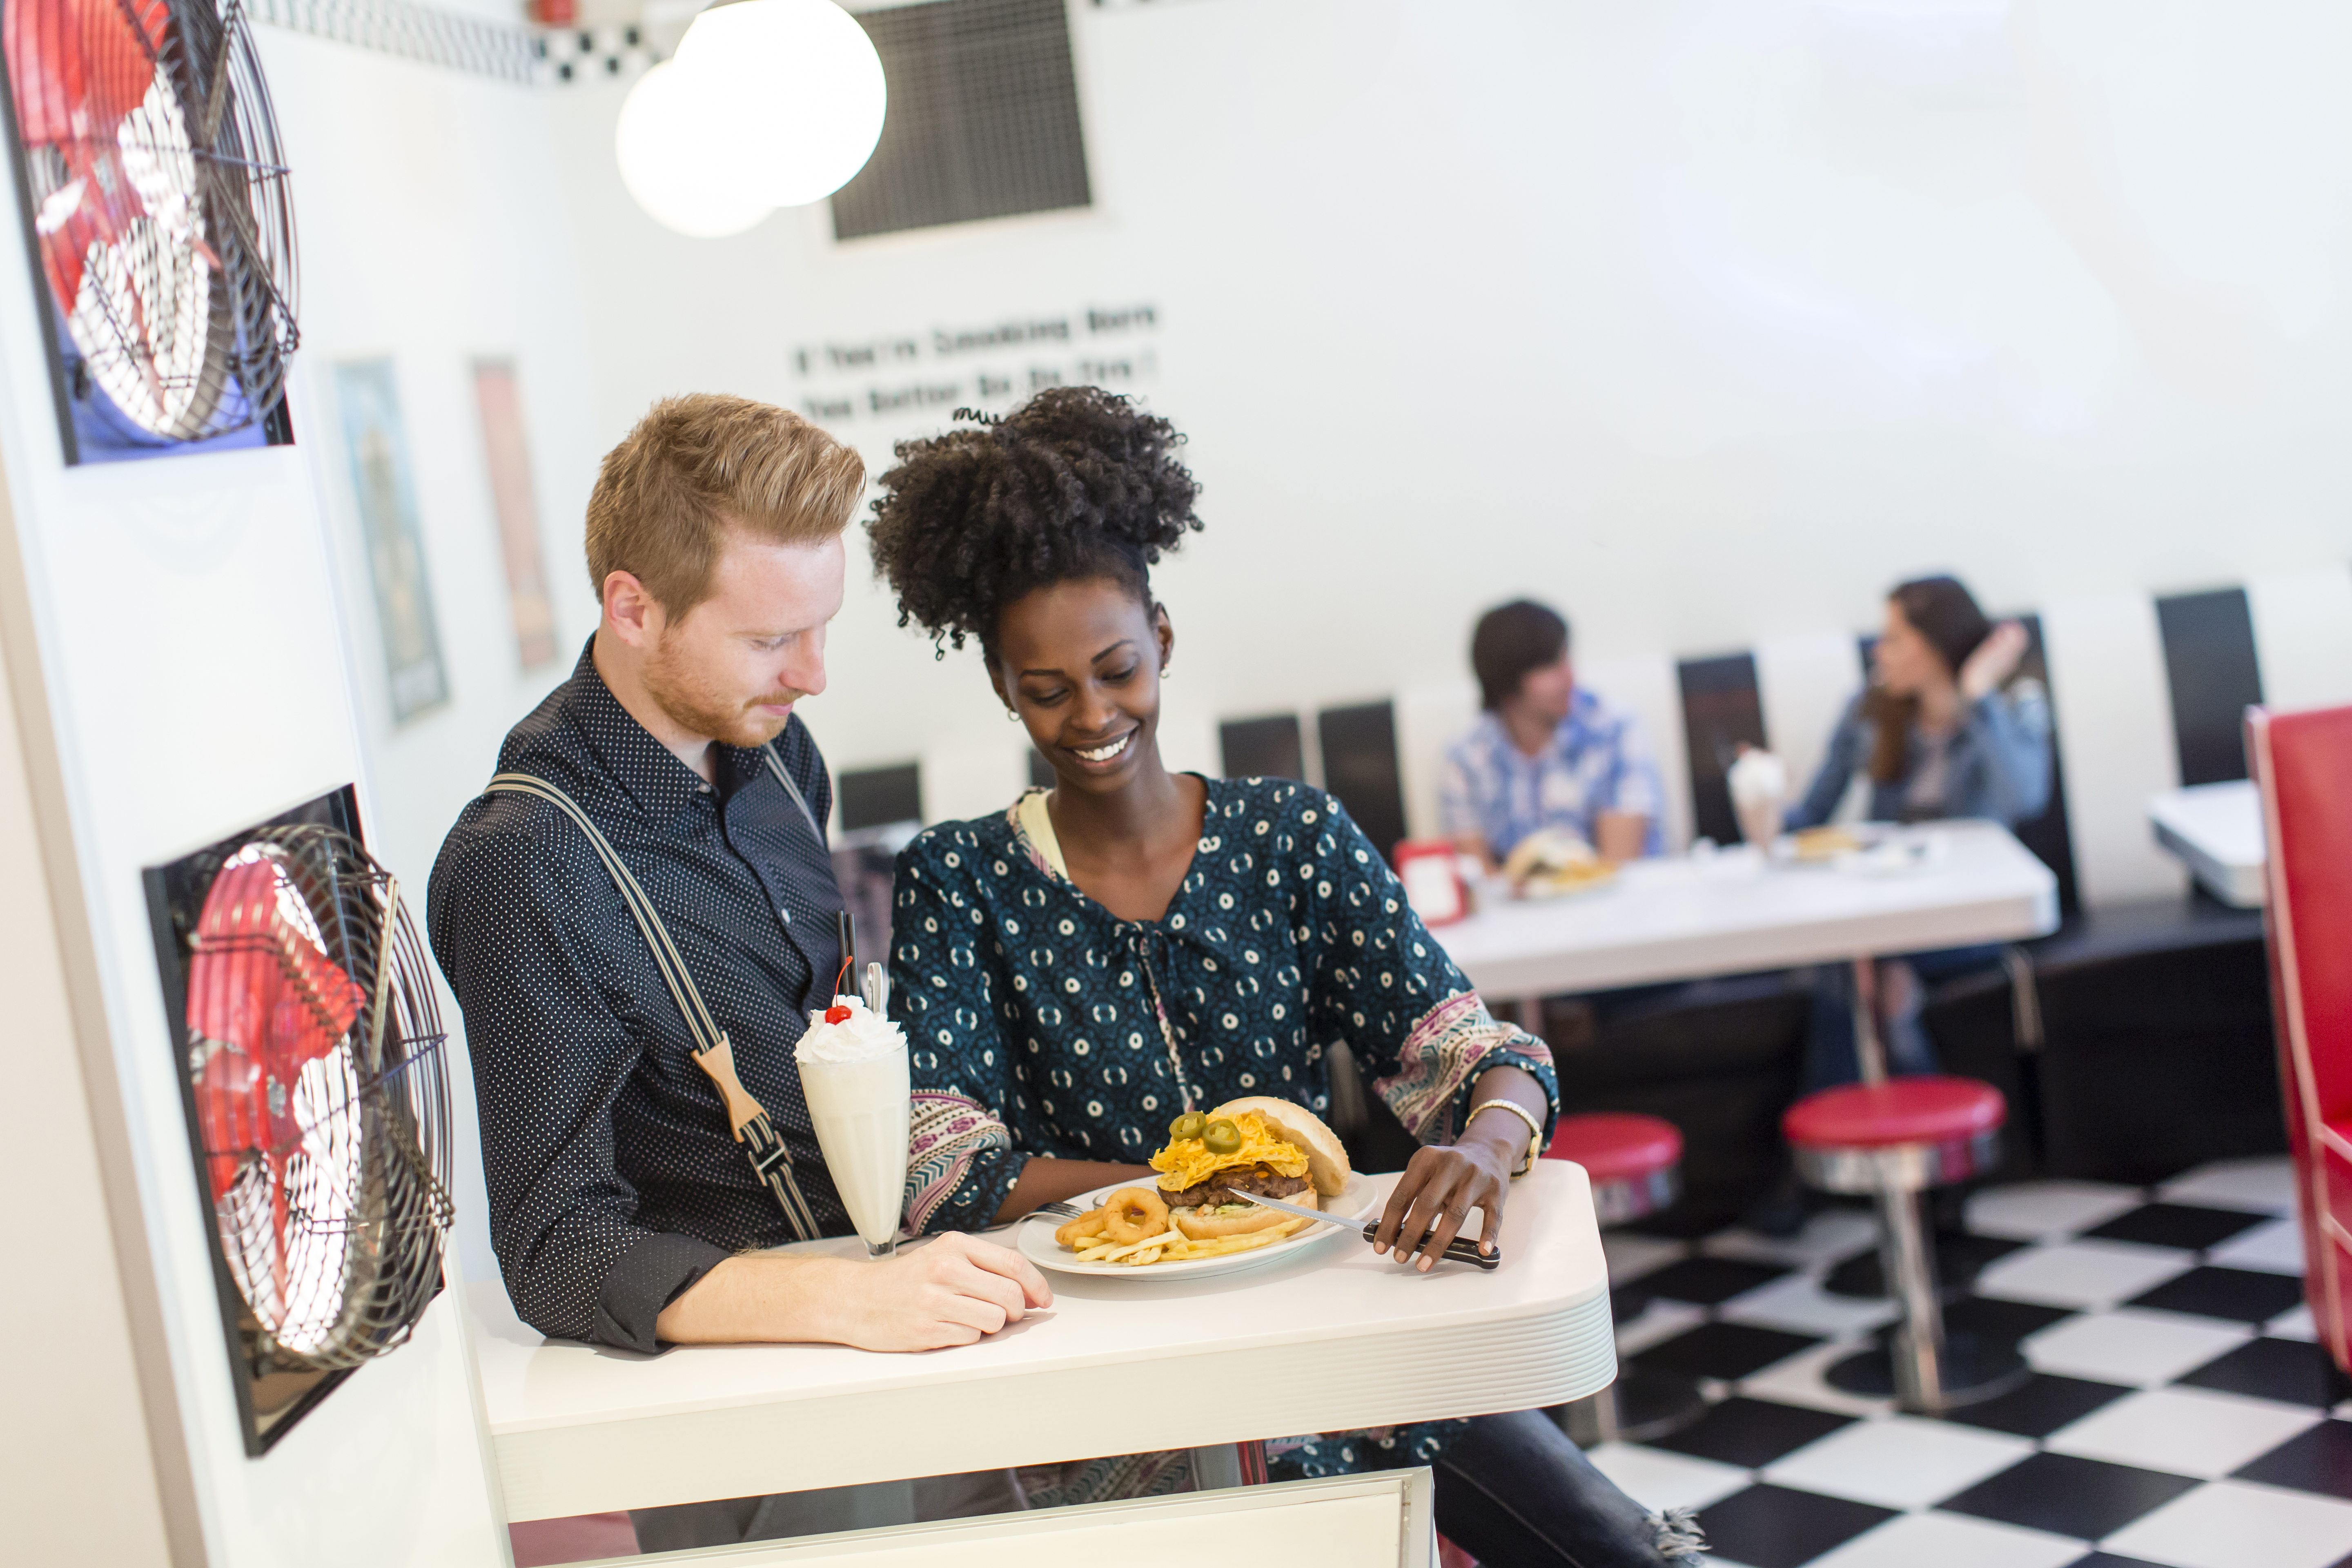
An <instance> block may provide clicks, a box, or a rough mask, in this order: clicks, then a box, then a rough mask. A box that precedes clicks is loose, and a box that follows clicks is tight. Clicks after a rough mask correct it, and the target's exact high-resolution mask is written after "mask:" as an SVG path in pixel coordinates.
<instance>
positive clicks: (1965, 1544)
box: [1709, 1513, 2087, 1568]
mask: <svg viewBox="0 0 2352 1568" xmlns="http://www.w3.org/2000/svg"><path fill="white" fill-rule="evenodd" d="M2086 1549H2087V1548H2086V1543H2085V1542H2080V1541H2070V1540H2068V1539H2067V1538H2066V1537H2064V1536H2063V1535H2045V1534H2043V1533H2042V1531H2038V1530H2025V1529H2021V1528H2020V1527H2019V1526H2017V1525H2014V1524H1997V1523H1995V1522H1994V1521H1991V1520H1989V1519H1969V1518H1966V1517H1964V1516H1962V1515H1960V1514H1957V1513H1907V1514H1905V1515H1903V1516H1902V1517H1901V1518H1899V1519H1890V1520H1888V1521H1886V1522H1885V1523H1884V1524H1882V1525H1879V1526H1878V1527H1877V1528H1876V1529H1874V1530H1866V1531H1863V1532H1862V1533H1861V1534H1860V1535H1857V1536H1855V1537H1854V1538H1853V1540H1852V1541H1849V1542H1846V1543H1845V1544H1844V1545H1843V1546H1841V1547H1839V1548H1838V1549H1837V1550H1836V1551H1834V1552H1830V1553H1828V1554H1827V1555H1825V1556H1821V1557H1816V1558H1814V1559H1813V1560H1812V1562H1811V1563H1808V1564H1807V1565H1806V1568H2061V1565H2062V1564H2063V1563H2072V1562H2074V1561H2075V1560H2076V1559H2077V1558H2079V1557H2081V1556H2082V1555H2083V1554H2084V1552H2085V1550H2086ZM1709 1561H1710V1562H1712V1561H1714V1560H1713V1559H1709Z"/></svg>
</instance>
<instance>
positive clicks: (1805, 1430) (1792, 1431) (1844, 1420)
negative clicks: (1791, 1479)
mask: <svg viewBox="0 0 2352 1568" xmlns="http://www.w3.org/2000/svg"><path fill="white" fill-rule="evenodd" d="M1852 1420H1853V1418H1852V1417H1851V1416H1846V1415H1833V1414H1832V1413H1831V1412H1829V1411H1826V1410H1808V1409H1806V1408H1805V1407H1804V1406H1803V1405H1780V1404H1777V1403H1775V1402H1773V1401H1772V1400H1769V1399H1747V1398H1733V1399H1726V1400H1724V1401H1722V1402H1720V1403H1719V1404H1717V1405H1710V1406H1709V1407H1708V1408H1707V1413H1706V1415H1703V1416H1701V1417H1700V1418H1699V1419H1698V1420H1697V1421H1696V1422H1695V1423H1693V1424H1692V1425H1690V1426H1685V1427H1684V1428H1683V1429H1682V1430H1681V1431H1679V1432H1676V1433H1675V1434H1674V1435H1673V1436H1668V1437H1661V1438H1658V1439H1656V1440H1655V1441H1654V1442H1652V1443H1651V1444H1650V1445H1649V1446H1650V1447H1653V1448H1672V1449H1675V1451H1676V1452H1678V1453H1684V1454H1696V1455H1697V1456H1698V1457H1699V1458H1702V1459H1714V1460H1716V1461H1717V1462H1719V1463H1721V1464H1726V1465H1738V1466H1739V1467H1740V1468H1743V1469H1750V1470H1752V1469H1755V1468H1758V1467H1759V1466H1763V1465H1769V1464H1770V1463H1771V1462H1772V1461H1773V1460H1775V1459H1777V1458H1780V1456H1781V1455H1783V1454H1792V1453H1795V1452H1796V1451H1797V1450H1798V1449H1799V1448H1801V1447H1804V1446H1805V1445H1806V1444H1808V1443H1810V1442H1811V1441H1812V1440H1813V1439H1814V1438H1816V1437H1823V1436H1828V1435H1829V1434H1830V1433H1832V1432H1834V1431H1836V1430H1837V1429H1838V1428H1839V1427H1841V1426H1848V1425H1850V1424H1851V1423H1852Z"/></svg>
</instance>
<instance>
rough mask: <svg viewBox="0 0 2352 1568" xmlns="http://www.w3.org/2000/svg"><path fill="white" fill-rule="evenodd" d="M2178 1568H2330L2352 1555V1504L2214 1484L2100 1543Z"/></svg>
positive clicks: (2245, 1485)
mask: <svg viewBox="0 0 2352 1568" xmlns="http://www.w3.org/2000/svg"><path fill="white" fill-rule="evenodd" d="M2099 1546H2100V1549H2101V1550H2102V1551H2105V1552H2115V1553H2116V1554H2118V1555H2120V1556H2125V1557H2138V1558H2143V1559H2145V1560H2147V1562H2150V1563H2167V1564H2169V1565H2171V1568H2257V1565H2259V1568H2328V1564H2330V1563H2335V1562H2336V1560H2337V1559H2338V1558H2341V1557H2342V1556H2343V1555H2344V1554H2345V1553H2346V1552H2352V1502H2345V1501H2343V1500H2340V1499H2337V1498H2331V1497H2318V1496H2315V1495H2314V1494H2312V1493H2310V1492H2295V1491H2287V1490H2285V1489H2283V1488H2279V1487H2258V1486H2254V1485H2252V1484H2251V1483H2249V1482H2246V1481H2209V1482H2208V1483H2206V1484H2205V1485H2204V1486H2201V1487H2199V1488H2198V1489H2196V1490H2195V1491H2192V1492H2183V1493H2182V1494H2181V1495H2180V1496H2179V1497H2177V1498H2175V1499H2173V1500H2172V1501H2170V1502H2168V1503H2166V1504H2165V1505H2164V1506H2163V1507H2162V1508H2160V1509H2158V1510H2156V1511H2155V1512H2153V1513H2149V1514H2146V1515H2144V1516H2142V1517H2141V1518H2139V1519H2137V1520H2134V1521H2132V1522H2131V1523H2130V1524H2128V1525H2126V1526H2125V1527H2124V1528H2123V1529H2122V1530H2119V1531H2116V1533H2115V1534H2113V1535H2110V1536H2108V1537H2107V1538H2106V1539H2105V1541H2103V1542H2100V1543H2099Z"/></svg>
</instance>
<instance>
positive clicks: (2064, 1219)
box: [1968, 1182, 2144, 1241]
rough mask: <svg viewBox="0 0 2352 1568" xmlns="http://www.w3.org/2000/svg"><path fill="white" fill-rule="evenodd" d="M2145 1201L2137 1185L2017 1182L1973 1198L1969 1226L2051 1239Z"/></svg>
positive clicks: (1984, 1232) (2025, 1237)
mask: <svg viewBox="0 0 2352 1568" xmlns="http://www.w3.org/2000/svg"><path fill="white" fill-rule="evenodd" d="M2143 1201H2144V1200H2143V1199H2142V1197H2141V1195H2140V1189H2139V1188H2137V1187H2120V1186H2116V1185H2115V1184H2112V1183H2107V1182H2018V1183H2014V1184H2011V1185H2009V1186H2005V1187H1987V1188H1986V1189H1985V1190H1984V1191H1982V1192H1980V1193H1979V1194H1976V1195H1975V1196H1974V1197H1971V1198H1970V1199H1969V1208H1968V1224H1969V1229H1970V1230H1973V1231H1975V1232H1977V1233H1978V1234H1979V1236H2006V1237H2015V1238H2016V1239H2017V1240H2020V1241H2049V1240H2053V1239H2055V1238H2056V1237H2062V1236H2072V1235H2074V1233H2075V1232H2077V1231H2083V1230H2088V1229H2090V1228H2091V1227H2092V1226H2095V1225H2102V1224H2105V1222H2106V1221H2108V1220H2111V1219H2113V1218H2115V1217H2116V1215H2119V1214H2122V1213H2123V1212H2124V1211H2125V1210H2126V1209H2135V1208H2137V1207H2138V1206H2139V1205H2140V1204H2141V1203H2142V1202H2143Z"/></svg>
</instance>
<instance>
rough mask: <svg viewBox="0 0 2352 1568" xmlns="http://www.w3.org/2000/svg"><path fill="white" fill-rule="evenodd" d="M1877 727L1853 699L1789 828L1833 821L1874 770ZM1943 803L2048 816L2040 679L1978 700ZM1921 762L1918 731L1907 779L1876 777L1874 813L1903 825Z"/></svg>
mask: <svg viewBox="0 0 2352 1568" xmlns="http://www.w3.org/2000/svg"><path fill="white" fill-rule="evenodd" d="M1876 739H1877V726H1876V725H1875V724H1874V723H1873V722H1872V721H1870V720H1869V719H1867V718H1865V717H1864V716H1863V710H1862V696H1861V695H1860V694H1856V696H1855V697H1854V699H1853V701H1851V702H1849V703H1847V704H1846V710H1845V715H1844V717H1843V718H1842V719H1840V720H1839V721H1838V727H1837V732H1836V734H1834V735H1832V737H1831V738H1830V749H1829V754H1828V755H1827V756H1826V757H1825V758H1823V759H1822V767H1821V771H1820V772H1819V773H1815V774H1814V775H1813V782H1812V784H1811V785H1810V786H1808V787H1807V789H1806V790H1805V795H1804V798H1803V799H1802V800H1800V801H1799V802H1798V803H1797V804H1796V805H1793V806H1790V808H1789V816H1788V825H1789V826H1790V827H1792V828H1796V827H1812V826H1818V825H1820V824H1822V823H1823V822H1826V821H1828V820H1829V817H1830V814H1831V813H1832V812H1834V811H1835V810H1837V807H1838V802H1839V801H1840V800H1842V799H1843V798H1844V795H1845V792H1846V786H1847V784H1848V783H1849V782H1850V781H1851V780H1852V779H1853V775H1854V773H1856V772H1857V771H1859V770H1860V769H1863V768H1864V767H1867V766H1868V765H1869V763H1870V753H1871V750H1872V747H1873V746H1874V744H1875V742H1876ZM1947 759H1948V761H1947V766H1948V770H1949V771H1948V773H1947V774H1946V778H1945V785H1944V805H1943V811H1942V813H1941V815H1943V816H1948V817H1955V816H1977V817H1990V819H1992V820H1993V821H1995V822H1998V823H2000V824H2001V825H2002V826H2008V827H2014V826H2017V825H2018V824H2019V823H2021V822H2026V821H2030V820H2032V818H2034V817H2036V816H2041V815H2042V808H2043V807H2044V806H2046V805H2049V804H2050V773H2051V757H2050V699H2049V697H2048V695H2047V694H2046V693H2045V692H2044V691H2043V690H2042V684H2041V682H2039V681H2036V680H2020V681H2017V682H2016V683H2014V684H2013V685H2011V687H2010V688H2009V689H2007V690H2006V691H1996V692H1993V693H1992V694H1991V695H1990V696H1987V697H1984V698H1981V699H1979V700H1978V701H1977V702H1975V703H1973V704H1972V705H1970V706H1969V709H1968V710H1967V713H1966V717H1965V718H1964V719H1963V720H1962V721H1961V724H1960V729H1959V732H1958V733H1957V734H1955V735H1954V736H1953V737H1952V739H1951V742H1950V745H1949V748H1948V752H1947ZM1918 765H1919V741H1918V737H1917V735H1916V732H1915V733H1914V735H1913V736H1912V740H1911V744H1910V745H1909V747H1908V748H1907V749H1906V759H1905V762H1904V766H1903V773H1902V776H1901V777H1899V778H1897V779H1895V781H1894V782H1893V783H1891V784H1880V783H1878V782H1877V781H1876V780H1872V781H1871V785H1870V818H1871V820H1872V821H1874V822H1898V821H1902V820H1904V819H1905V817H1906V812H1905V809H1904V799H1905V795H1906V792H1907V791H1908V789H1909V788H1910V784H1911V775H1912V773H1913V772H1914V771H1915V770H1916V768H1917V767H1918Z"/></svg>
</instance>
